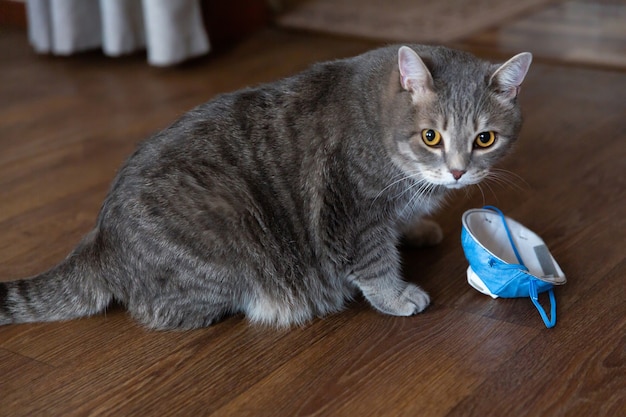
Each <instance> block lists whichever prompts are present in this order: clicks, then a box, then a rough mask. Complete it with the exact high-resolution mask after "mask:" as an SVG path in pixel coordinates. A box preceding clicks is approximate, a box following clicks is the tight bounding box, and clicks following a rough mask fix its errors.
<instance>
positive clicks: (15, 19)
mask: <svg viewBox="0 0 626 417" xmlns="http://www.w3.org/2000/svg"><path fill="white" fill-rule="evenodd" d="M0 25H1V26H13V27H19V28H23V29H26V4H25V3H24V2H21V1H13V0H0Z"/></svg>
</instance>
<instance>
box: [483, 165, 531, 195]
mask: <svg viewBox="0 0 626 417" xmlns="http://www.w3.org/2000/svg"><path fill="white" fill-rule="evenodd" d="M486 180H487V181H491V182H493V183H495V184H499V185H502V186H505V187H511V188H514V189H517V190H520V191H525V190H528V189H530V188H531V187H530V184H528V182H527V181H526V180H524V178H522V177H520V176H519V175H517V174H515V173H513V172H511V171H508V170H505V169H500V168H492V169H491V171H490V172H489V174H488V175H487V178H486ZM519 182H521V183H522V184H521V185H520V184H519Z"/></svg>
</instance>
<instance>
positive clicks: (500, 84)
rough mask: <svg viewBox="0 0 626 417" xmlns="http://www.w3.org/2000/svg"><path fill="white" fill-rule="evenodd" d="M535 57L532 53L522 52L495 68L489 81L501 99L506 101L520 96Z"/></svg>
mask: <svg viewBox="0 0 626 417" xmlns="http://www.w3.org/2000/svg"><path fill="white" fill-rule="evenodd" d="M532 60H533V56H532V54H531V53H530V52H522V53H521V54H517V55H515V56H514V57H513V58H511V59H509V60H508V61H506V62H505V63H504V64H502V65H500V66H495V68H496V70H495V71H494V73H493V74H492V75H491V78H490V79H489V85H490V86H492V87H493V88H494V89H495V90H496V91H497V93H498V95H499V96H500V97H502V98H503V99H505V100H512V99H514V98H515V97H517V95H518V94H519V90H520V86H521V85H522V81H524V77H526V73H527V72H528V68H529V67H530V63H531V62H532Z"/></svg>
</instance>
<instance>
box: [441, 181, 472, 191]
mask: <svg viewBox="0 0 626 417" xmlns="http://www.w3.org/2000/svg"><path fill="white" fill-rule="evenodd" d="M468 185H469V184H461V183H458V182H455V183H452V184H445V185H444V186H445V187H446V188H448V189H450V190H458V189H459V188H463V187H467V186H468Z"/></svg>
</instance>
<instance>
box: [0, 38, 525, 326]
mask: <svg viewBox="0 0 626 417" xmlns="http://www.w3.org/2000/svg"><path fill="white" fill-rule="evenodd" d="M530 62H531V55H530V54H529V53H522V54H519V55H517V56H515V57H513V58H512V59H510V60H509V61H508V62H506V63H505V64H503V65H492V64H490V63H488V62H485V61H482V60H479V59H477V58H475V57H473V56H472V55H470V54H467V53H464V52H460V51H455V50H451V49H447V48H443V47H428V46H419V45H413V46H411V47H407V46H402V47H400V48H398V47H397V46H396V47H387V48H382V49H378V50H374V51H371V52H368V53H365V54H363V55H360V56H357V57H355V58H351V59H345V60H338V61H333V62H326V63H321V64H317V65H315V66H313V67H312V68H310V69H309V70H307V71H305V72H303V73H301V74H299V75H296V76H293V77H291V78H287V79H284V80H281V81H278V82H275V83H272V84H267V85H262V86H259V87H257V88H251V89H246V90H242V91H238V92H235V93H232V94H225V95H222V96H220V97H218V98H216V99H214V100H212V101H210V102H208V103H206V104H203V105H201V106H199V107H197V108H196V109H194V110H192V111H190V112H189V113H187V114H186V115H184V116H183V117H182V118H181V119H180V120H178V121H177V122H175V123H174V124H173V125H171V126H170V127H169V128H167V129H165V130H164V131H162V132H160V133H158V134H156V135H155V136H154V137H152V138H151V139H149V140H147V141H145V142H144V143H142V144H141V145H140V146H139V147H138V149H137V151H136V152H135V153H134V154H133V155H132V156H131V157H130V158H129V159H128V161H127V162H126V163H125V165H124V166H123V167H122V168H121V170H120V172H119V174H118V175H117V178H116V179H115V181H114V183H113V185H112V188H111V190H110V192H109V194H108V196H107V198H106V200H105V201H104V204H103V206H102V209H101V211H100V214H99V216H98V219H97V223H96V226H95V228H94V229H93V230H92V231H91V232H90V233H89V234H87V235H86V236H85V237H84V238H83V239H82V241H81V242H80V243H79V245H78V246H77V247H76V249H75V250H74V251H73V252H72V253H71V254H70V255H69V257H67V258H66V259H65V260H64V261H62V262H61V263H60V264H59V265H57V266H55V267H53V268H52V269H51V270H49V271H47V272H44V273H42V274H40V275H38V276H36V277H33V278H31V279H28V280H20V281H13V282H4V283H0V324H7V323H20V322H32V321H52V320H65V319H71V318H76V317H81V316H85V315H90V314H95V313H98V312H101V311H103V310H104V309H105V308H106V307H107V306H108V305H109V304H110V303H111V302H112V301H114V300H115V301H117V302H119V303H121V304H123V305H124V306H125V307H126V308H127V309H128V311H129V312H130V314H131V315H132V316H133V317H134V318H135V319H137V320H138V321H139V322H141V323H143V324H144V325H145V326H147V327H149V328H154V329H192V328H198V327H202V326H207V325H209V324H211V323H213V322H215V321H216V320H219V319H220V318H222V317H224V316H225V315H229V314H233V313H239V312H243V313H245V314H246V315H247V316H248V318H249V319H250V320H251V321H253V322H261V323H267V324H273V325H279V326H287V325H291V324H294V323H302V322H304V321H307V320H309V319H311V318H313V317H315V316H323V315H325V314H328V313H332V312H336V311H338V310H340V309H341V308H342V307H343V306H344V303H345V302H346V300H348V299H350V298H351V297H353V296H354V295H355V293H356V292H357V291H358V290H360V291H361V292H362V294H363V295H364V296H365V298H366V299H367V300H368V301H369V302H370V303H371V305H372V306H373V307H375V308H376V309H378V310H379V311H381V312H383V313H386V314H393V315H397V316H410V315H412V314H415V313H418V312H421V311H422V310H424V308H425V307H426V306H427V305H428V304H429V297H428V295H427V294H426V293H425V292H424V291H423V290H422V289H420V288H419V287H418V286H417V285H414V284H412V283H407V282H405V281H403V280H402V279H401V277H400V257H399V253H398V249H397V248H396V245H397V244H398V241H399V239H400V236H401V234H403V233H404V234H405V235H406V236H407V237H408V239H409V240H412V241H414V242H416V243H422V244H431V243H437V242H438V241H439V240H440V239H441V230H440V229H439V227H438V226H437V225H436V224H435V223H433V222H431V221H428V220H424V219H423V217H424V216H425V215H427V214H429V213H431V212H432V211H433V210H434V209H435V208H436V207H437V206H438V204H439V203H440V202H441V201H442V198H443V197H444V196H445V195H446V193H447V192H449V190H450V189H456V188H460V187H463V186H466V185H470V184H476V183H478V182H479V181H481V180H482V179H484V178H485V177H487V176H488V175H489V170H490V168H491V167H492V165H493V164H494V163H495V162H496V161H497V160H499V159H500V158H501V157H502V156H503V155H504V154H505V153H506V152H507V151H508V150H509V149H510V147H511V144H512V143H513V142H514V141H515V139H516V138H517V136H518V133H519V130H520V127H521V115H520V109H519V106H518V103H517V94H518V92H519V86H520V84H521V83H522V80H523V79H524V77H525V75H526V72H527V70H528V67H529V65H530Z"/></svg>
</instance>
